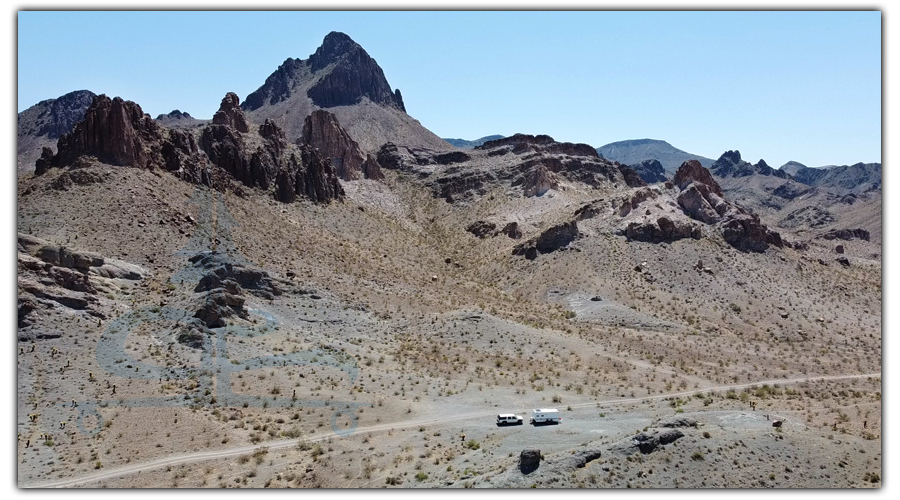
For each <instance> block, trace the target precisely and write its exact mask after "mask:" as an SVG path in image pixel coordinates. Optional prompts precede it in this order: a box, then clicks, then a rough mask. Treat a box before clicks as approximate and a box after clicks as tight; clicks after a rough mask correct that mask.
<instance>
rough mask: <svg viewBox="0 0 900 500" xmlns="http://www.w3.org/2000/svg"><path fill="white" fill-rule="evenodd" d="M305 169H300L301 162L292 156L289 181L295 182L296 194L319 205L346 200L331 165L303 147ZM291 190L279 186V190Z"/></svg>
mask: <svg viewBox="0 0 900 500" xmlns="http://www.w3.org/2000/svg"><path fill="white" fill-rule="evenodd" d="M300 154H301V159H302V163H303V168H300V167H299V162H298V161H297V158H296V157H295V156H294V155H291V158H290V161H289V162H288V165H289V168H288V171H289V172H294V173H295V174H294V175H293V176H291V175H290V174H288V176H287V180H288V181H291V180H293V189H294V192H295V193H297V194H300V195H303V196H306V197H307V198H309V199H311V200H313V201H316V202H318V203H327V202H329V201H331V200H338V201H342V200H343V199H344V188H343V187H341V183H340V181H339V180H338V176H337V174H336V173H335V172H334V167H332V166H331V163H330V162H328V161H327V160H325V159H324V158H322V156H321V155H319V153H318V152H317V151H315V150H314V149H312V148H310V147H308V146H303V147H301V148H300ZM286 189H290V187H289V186H279V190H286Z"/></svg>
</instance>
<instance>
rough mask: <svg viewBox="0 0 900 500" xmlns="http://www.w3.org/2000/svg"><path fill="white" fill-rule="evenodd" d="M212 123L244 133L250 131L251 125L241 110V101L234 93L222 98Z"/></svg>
mask: <svg viewBox="0 0 900 500" xmlns="http://www.w3.org/2000/svg"><path fill="white" fill-rule="evenodd" d="M212 122H213V124H214V125H227V126H229V127H231V128H234V129H235V130H237V131H238V132H242V133H247V132H249V131H250V124H249V122H248V121H247V117H245V116H244V111H243V110H241V100H240V98H239V97H238V96H237V94H235V93H234V92H229V93H227V94H225V97H223V98H222V103H221V104H220V105H219V110H218V111H216V114H214V115H213V119H212Z"/></svg>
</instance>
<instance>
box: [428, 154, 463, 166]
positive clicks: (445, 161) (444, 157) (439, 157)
mask: <svg viewBox="0 0 900 500" xmlns="http://www.w3.org/2000/svg"><path fill="white" fill-rule="evenodd" d="M433 158H434V162H435V163H437V164H439V165H452V164H454V163H463V162H466V161H469V160H471V159H472V157H470V156H469V155H467V154H465V153H463V152H462V151H450V152H449V153H440V154H436V155H434V157H433Z"/></svg>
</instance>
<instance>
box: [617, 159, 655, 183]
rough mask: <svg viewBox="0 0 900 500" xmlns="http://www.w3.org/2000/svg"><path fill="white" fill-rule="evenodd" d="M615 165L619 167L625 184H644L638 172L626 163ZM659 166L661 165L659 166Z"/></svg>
mask: <svg viewBox="0 0 900 500" xmlns="http://www.w3.org/2000/svg"><path fill="white" fill-rule="evenodd" d="M616 166H617V167H618V168H619V172H621V173H622V177H623V178H624V179H625V185H626V186H628V187H642V186H646V185H647V183H646V182H644V179H643V178H641V176H640V175H638V173H637V172H636V171H635V170H634V169H632V168H631V167H629V166H627V165H622V164H620V163H617V164H616ZM660 168H661V167H660Z"/></svg>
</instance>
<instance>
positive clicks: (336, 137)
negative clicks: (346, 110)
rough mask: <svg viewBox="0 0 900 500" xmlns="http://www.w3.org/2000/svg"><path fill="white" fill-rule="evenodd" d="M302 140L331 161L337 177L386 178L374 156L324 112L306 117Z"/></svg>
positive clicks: (320, 110)
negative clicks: (367, 153)
mask: <svg viewBox="0 0 900 500" xmlns="http://www.w3.org/2000/svg"><path fill="white" fill-rule="evenodd" d="M301 141H302V142H303V143H304V144H307V145H309V146H312V147H313V148H314V149H317V150H319V153H320V154H322V155H323V156H324V157H326V158H330V159H331V163H332V165H334V168H335V171H336V172H337V175H338V177H340V178H341V179H343V180H345V181H352V180H356V179H362V178H365V179H375V180H380V179H384V174H382V173H381V166H380V165H379V164H378V161H377V160H376V159H375V157H373V156H372V155H366V154H365V153H363V152H362V150H361V149H360V148H359V145H358V144H357V143H356V141H354V140H353V139H352V138H351V137H350V135H349V134H347V132H346V131H345V130H344V129H343V127H341V125H340V124H339V123H338V120H337V118H336V117H335V116H334V115H333V114H331V113H329V112H328V111H325V110H324V109H319V110H316V111H313V113H312V114H311V115H309V116H307V117H306V120H304V122H303V134H302V136H301Z"/></svg>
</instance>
